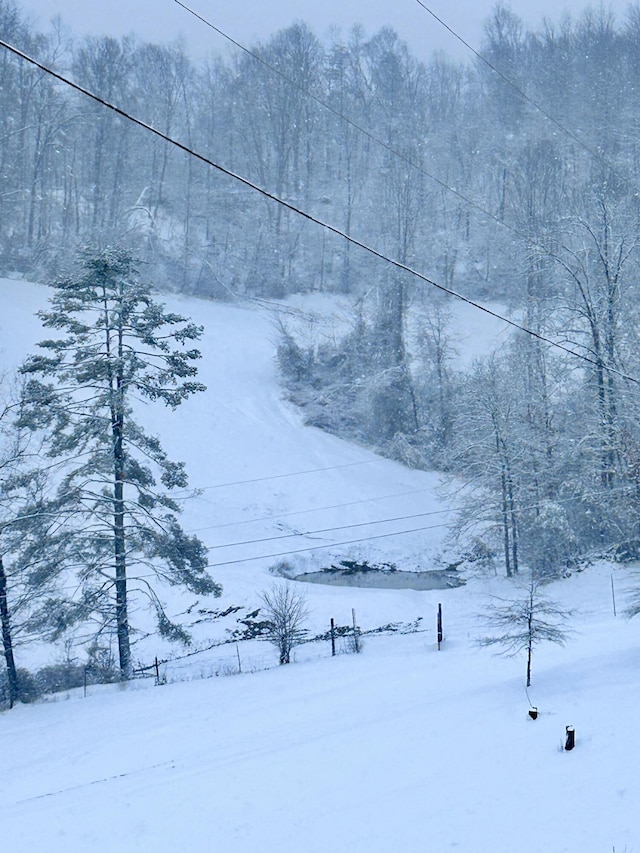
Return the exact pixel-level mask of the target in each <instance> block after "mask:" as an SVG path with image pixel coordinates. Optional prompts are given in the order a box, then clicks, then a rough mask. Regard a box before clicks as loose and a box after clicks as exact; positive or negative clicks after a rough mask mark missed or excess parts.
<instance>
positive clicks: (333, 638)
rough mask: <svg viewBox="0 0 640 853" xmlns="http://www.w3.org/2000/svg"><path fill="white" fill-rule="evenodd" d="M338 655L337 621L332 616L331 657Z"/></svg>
mask: <svg viewBox="0 0 640 853" xmlns="http://www.w3.org/2000/svg"><path fill="white" fill-rule="evenodd" d="M335 656H336V623H335V622H334V620H333V617H332V618H331V657H332V658H334V657H335Z"/></svg>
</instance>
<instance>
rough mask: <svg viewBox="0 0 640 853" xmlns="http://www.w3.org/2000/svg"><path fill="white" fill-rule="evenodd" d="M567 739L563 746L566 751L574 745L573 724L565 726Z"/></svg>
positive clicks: (574, 731) (574, 732)
mask: <svg viewBox="0 0 640 853" xmlns="http://www.w3.org/2000/svg"><path fill="white" fill-rule="evenodd" d="M566 731H567V740H566V741H565V745H564V748H565V749H566V750H567V752H568V751H569V750H570V749H573V747H574V746H575V745H576V730H575V729H574V728H573V726H567V729H566Z"/></svg>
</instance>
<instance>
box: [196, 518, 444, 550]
mask: <svg viewBox="0 0 640 853" xmlns="http://www.w3.org/2000/svg"><path fill="white" fill-rule="evenodd" d="M454 511H455V510H453V509H436V510H429V511H428V512H417V513H415V514H414V515H399V516H396V517H395V518H379V519H374V520H372V521H358V522H356V523H355V524H340V525H338V526H336V527H324V528H322V529H320V530H301V531H296V532H294V533H281V534H279V535H278V536H266V537H265V538H264V539H250V540H248V541H247V542H229V543H226V544H222V545H209V546H208V550H209V551H216V550H219V549H221V548H238V547H240V546H241V545H257V544H260V543H261V542H274V541H275V540H277V539H293V538H294V537H296V536H317V535H318V534H319V533H331V532H332V531H334V530H353V529H354V528H355V527H369V526H371V525H372V524H391V522H393V521H409V520H411V519H413V518H426V517H427V516H430V515H445V514H447V513H449V514H451V513H453V512H454Z"/></svg>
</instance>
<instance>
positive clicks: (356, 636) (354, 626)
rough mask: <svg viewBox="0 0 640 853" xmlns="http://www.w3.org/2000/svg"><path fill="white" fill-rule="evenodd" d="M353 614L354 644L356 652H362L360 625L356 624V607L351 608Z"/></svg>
mask: <svg viewBox="0 0 640 853" xmlns="http://www.w3.org/2000/svg"><path fill="white" fill-rule="evenodd" d="M351 616H352V617H353V645H354V648H355V650H356V654H360V639H359V637H358V626H357V625H356V611H355V608H354V607H352V608H351Z"/></svg>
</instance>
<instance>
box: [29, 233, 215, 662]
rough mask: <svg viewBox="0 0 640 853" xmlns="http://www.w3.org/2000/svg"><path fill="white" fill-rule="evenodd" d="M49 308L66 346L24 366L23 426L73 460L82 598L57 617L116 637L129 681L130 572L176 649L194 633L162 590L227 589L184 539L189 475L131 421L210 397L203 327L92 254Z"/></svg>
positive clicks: (121, 265)
mask: <svg viewBox="0 0 640 853" xmlns="http://www.w3.org/2000/svg"><path fill="white" fill-rule="evenodd" d="M50 302H51V306H52V307H51V310H50V311H43V312H40V314H39V316H40V318H41V320H42V323H43V325H44V326H45V327H46V328H50V329H55V330H57V331H59V332H61V333H62V337H59V338H56V339H52V340H44V341H41V342H40V343H39V345H38V346H39V347H40V349H41V350H43V353H42V354H39V355H33V356H31V357H29V358H28V359H27V361H26V362H25V364H24V365H23V367H22V373H23V374H25V376H26V377H27V382H26V385H25V401H24V407H25V408H24V412H25V413H24V416H23V417H24V422H25V423H28V425H29V426H30V428H31V429H34V430H38V429H39V430H45V431H47V435H48V437H47V442H46V446H47V454H48V456H50V457H52V458H53V459H55V460H58V461H64V462H65V473H64V476H63V477H62V481H61V483H60V487H59V495H60V496H61V497H62V496H64V498H65V500H67V501H69V500H71V501H73V503H74V506H75V515H74V521H73V524H72V532H73V535H71V536H70V535H69V531H68V530H67V531H66V532H65V543H66V544H65V551H66V562H67V564H68V565H75V566H76V567H77V571H78V574H79V579H80V581H81V589H82V594H81V596H80V598H79V599H76V600H75V601H73V602H72V603H70V604H67V605H66V606H62V607H58V608H57V609H56V612H57V614H58V617H57V618H58V620H59V630H60V631H62V630H64V628H65V627H66V626H67V625H68V624H69V623H72V622H75V621H77V620H89V619H90V620H93V621H94V622H96V623H97V626H98V628H97V630H98V631H99V632H103V631H104V630H115V633H116V635H117V640H118V652H119V664H120V672H121V676H122V677H123V678H128V677H130V675H131V671H132V659H131V637H130V624H129V609H130V608H129V597H130V580H129V573H130V570H131V568H132V567H133V566H136V567H137V569H141V568H142V569H143V571H138V572H137V575H136V588H137V589H138V590H139V589H142V591H143V592H144V593H145V594H146V596H147V597H148V599H149V601H150V603H151V605H152V606H153V608H154V610H155V612H156V615H157V618H158V628H159V630H160V632H161V633H162V634H163V635H165V636H167V637H169V638H170V639H177V640H182V641H185V642H187V641H188V634H187V633H186V632H185V630H184V629H183V628H182V627H180V626H179V625H177V624H174V623H173V622H171V621H170V620H169V618H168V617H167V615H166V612H165V609H164V607H163V605H162V602H161V599H160V597H159V595H158V592H157V589H156V587H157V582H158V581H165V582H167V583H168V584H170V585H182V586H184V587H186V588H187V589H189V590H191V591H193V592H196V593H198V594H213V595H219V594H220V591H221V588H220V587H219V586H218V585H217V584H216V583H215V582H214V581H213V580H212V579H211V577H210V576H209V575H208V574H207V572H206V568H207V557H206V549H205V547H204V545H203V543H202V542H201V541H200V540H199V539H198V538H197V537H195V536H189V535H187V534H186V533H185V532H184V531H183V530H182V528H181V527H180V524H179V523H178V519H177V515H178V513H179V505H178V504H177V503H176V501H175V500H174V499H172V498H171V497H170V496H169V495H168V493H167V490H170V489H173V488H176V487H178V488H182V489H183V488H185V487H186V485H187V477H186V473H185V470H184V465H183V464H182V463H176V462H173V461H171V460H170V459H169V458H168V457H167V455H166V453H165V452H164V450H163V449H162V446H161V444H160V442H159V440H158V439H157V438H156V437H154V436H151V435H148V434H147V433H146V432H145V430H144V428H143V427H142V426H141V425H140V424H139V423H138V422H137V421H136V419H135V418H134V416H133V412H132V403H133V401H134V399H140V398H142V399H146V400H149V401H153V402H161V403H164V404H165V405H166V406H168V407H170V408H171V409H175V408H176V407H177V406H179V405H180V403H182V402H183V401H184V400H185V399H187V398H188V397H190V396H191V395H192V394H195V393H197V392H199V391H203V390H205V389H204V386H203V385H201V384H200V383H199V382H196V381H195V380H194V378H193V377H194V376H195V375H196V373H197V368H196V365H195V362H196V361H197V359H198V358H200V352H199V351H198V350H197V349H193V348H187V346H188V344H189V343H190V342H192V341H195V340H197V339H198V338H199V337H200V336H201V333H202V328H201V327H199V326H196V325H195V324H193V323H191V322H189V321H187V319H186V318H184V317H181V316H179V315H178V314H173V313H170V312H167V311H166V310H165V308H164V306H163V305H161V304H159V303H157V302H155V301H154V300H153V299H152V297H151V293H150V288H149V286H148V285H146V284H143V283H141V282H140V280H139V279H138V276H137V270H136V267H135V261H134V259H133V258H132V256H131V255H130V253H129V252H128V251H126V250H123V249H107V250H103V251H99V252H93V253H89V252H87V253H86V254H85V255H84V256H83V258H82V265H81V269H80V271H79V272H78V274H77V275H75V276H71V277H67V278H63V279H61V280H59V281H58V282H57V283H56V284H55V293H54V295H53V297H52V298H51V300H50ZM158 477H159V481H160V482H159V483H158ZM163 487H164V488H163Z"/></svg>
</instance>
